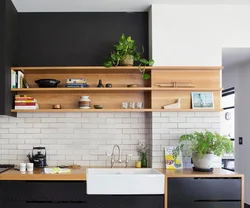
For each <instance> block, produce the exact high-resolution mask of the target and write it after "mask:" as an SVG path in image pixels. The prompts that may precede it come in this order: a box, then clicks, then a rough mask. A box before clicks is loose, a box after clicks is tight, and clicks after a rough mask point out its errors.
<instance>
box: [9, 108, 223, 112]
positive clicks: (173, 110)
mask: <svg viewBox="0 0 250 208" xmlns="http://www.w3.org/2000/svg"><path fill="white" fill-rule="evenodd" d="M220 111H223V109H93V108H91V109H36V110H14V109H12V110H11V112H12V113H36V112H37V113H50V112H51V113H55V112H57V113H59V112H61V113H63V112H64V113H65V112H220Z"/></svg>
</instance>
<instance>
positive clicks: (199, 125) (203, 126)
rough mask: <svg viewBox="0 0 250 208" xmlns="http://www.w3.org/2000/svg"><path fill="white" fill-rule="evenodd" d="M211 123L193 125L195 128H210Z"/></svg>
mask: <svg viewBox="0 0 250 208" xmlns="http://www.w3.org/2000/svg"><path fill="white" fill-rule="evenodd" d="M211 127H212V124H211V123H195V128H206V129H207V128H211Z"/></svg>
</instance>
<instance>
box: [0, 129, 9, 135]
mask: <svg viewBox="0 0 250 208" xmlns="http://www.w3.org/2000/svg"><path fill="white" fill-rule="evenodd" d="M8 133H9V129H2V128H1V129H0V134H8Z"/></svg>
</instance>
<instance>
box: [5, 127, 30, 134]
mask: <svg viewBox="0 0 250 208" xmlns="http://www.w3.org/2000/svg"><path fill="white" fill-rule="evenodd" d="M26 130H27V129H24V128H23V129H17V128H16V129H10V130H9V133H10V134H22V133H25V131H26Z"/></svg>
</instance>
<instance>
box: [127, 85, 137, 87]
mask: <svg viewBox="0 0 250 208" xmlns="http://www.w3.org/2000/svg"><path fill="white" fill-rule="evenodd" d="M127 87H138V85H137V84H129V85H127Z"/></svg>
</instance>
